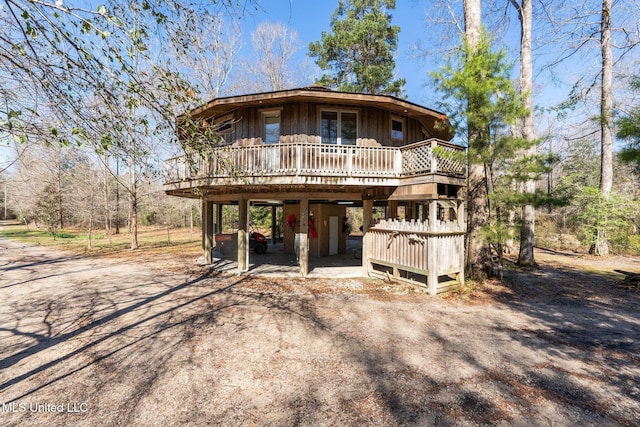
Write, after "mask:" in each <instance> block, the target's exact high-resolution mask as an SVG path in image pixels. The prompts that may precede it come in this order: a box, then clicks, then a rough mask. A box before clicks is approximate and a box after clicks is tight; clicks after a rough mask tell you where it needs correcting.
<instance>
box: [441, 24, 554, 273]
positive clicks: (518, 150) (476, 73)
mask: <svg viewBox="0 0 640 427" xmlns="http://www.w3.org/2000/svg"><path fill="white" fill-rule="evenodd" d="M511 71H512V64H511V63H509V62H508V60H507V53H506V52H505V51H504V50H503V49H494V47H493V42H492V39H491V38H490V37H489V36H488V35H487V34H486V33H483V34H482V36H481V38H480V40H479V42H478V43H477V45H476V46H475V47H474V48H473V49H471V48H470V46H469V45H468V44H467V43H466V41H464V42H463V44H462V46H461V47H460V48H459V49H458V50H457V51H456V52H455V55H454V56H453V57H452V59H451V60H450V61H449V62H448V63H447V64H446V65H445V66H444V68H443V69H442V70H441V71H439V72H436V73H432V74H431V76H432V78H433V79H434V81H435V83H436V85H437V86H438V88H439V90H440V91H441V92H442V93H443V94H444V98H445V101H448V102H450V104H448V105H447V104H445V105H443V109H444V110H445V111H447V112H448V113H449V117H450V121H451V124H452V126H453V128H454V131H455V133H456V134H457V135H459V136H461V137H464V136H466V137H467V146H468V152H467V162H468V163H469V164H475V165H482V166H483V167H484V181H483V182H481V183H477V185H478V186H486V191H484V192H478V194H481V196H471V197H485V196H483V195H482V194H483V193H484V194H486V195H487V196H486V197H487V198H488V202H489V212H490V214H489V218H488V220H484V221H483V223H482V224H481V225H480V226H479V227H478V228H479V233H478V238H479V239H481V240H482V241H483V242H484V243H486V244H488V245H489V246H490V247H492V248H493V249H494V251H495V252H496V253H497V254H498V258H499V261H500V266H501V263H502V258H501V255H502V252H503V247H504V245H505V243H507V242H508V241H512V240H514V239H515V236H516V235H517V232H516V231H517V230H518V226H519V224H518V220H517V218H513V212H514V211H520V209H517V208H521V207H522V206H524V205H525V204H533V205H534V206H541V205H547V204H550V203H557V201H556V200H554V199H552V198H550V197H549V196H547V195H545V194H543V193H541V192H535V193H523V192H519V191H518V189H519V187H520V186H521V184H522V183H524V182H527V181H531V180H535V179H539V178H540V177H541V176H542V174H544V173H545V172H547V171H548V170H549V166H550V163H551V160H552V159H550V158H549V156H546V155H529V156H524V155H523V153H524V152H526V151H527V150H528V149H530V148H531V147H533V146H534V145H536V144H537V143H538V141H530V140H527V139H525V138H521V137H515V136H513V135H512V129H513V127H514V126H517V125H518V124H519V122H520V120H521V119H522V118H523V117H525V116H526V115H527V114H528V112H529V110H528V109H527V107H526V104H525V103H524V99H523V96H522V94H520V93H519V92H518V90H517V89H516V87H515V85H514V83H513V81H512V80H511ZM473 193H475V191H474V192H473ZM470 194H471V193H470Z"/></svg>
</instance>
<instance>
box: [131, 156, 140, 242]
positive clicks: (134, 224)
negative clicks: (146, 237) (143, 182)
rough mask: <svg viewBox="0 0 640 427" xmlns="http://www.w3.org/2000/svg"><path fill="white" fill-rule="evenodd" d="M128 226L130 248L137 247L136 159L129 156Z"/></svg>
mask: <svg viewBox="0 0 640 427" xmlns="http://www.w3.org/2000/svg"><path fill="white" fill-rule="evenodd" d="M129 187H130V188H129V227H130V230H131V249H132V250H134V249H138V194H137V193H138V187H137V182H136V160H135V156H133V155H132V156H131V165H130V169H129Z"/></svg>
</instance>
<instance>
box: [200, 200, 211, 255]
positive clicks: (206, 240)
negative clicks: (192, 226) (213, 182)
mask: <svg viewBox="0 0 640 427" xmlns="http://www.w3.org/2000/svg"><path fill="white" fill-rule="evenodd" d="M202 251H203V256H204V261H205V262H206V263H207V264H211V262H212V261H213V257H212V255H211V252H213V202H211V201H209V200H204V199H203V200H202Z"/></svg>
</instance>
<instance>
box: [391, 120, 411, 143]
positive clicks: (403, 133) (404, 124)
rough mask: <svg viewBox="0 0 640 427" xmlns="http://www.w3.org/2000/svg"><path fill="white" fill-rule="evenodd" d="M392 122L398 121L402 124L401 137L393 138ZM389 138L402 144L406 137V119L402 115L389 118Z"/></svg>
mask: <svg viewBox="0 0 640 427" xmlns="http://www.w3.org/2000/svg"><path fill="white" fill-rule="evenodd" d="M393 122H398V123H400V124H401V125H402V138H395V137H394V136H393ZM389 138H390V139H391V141H393V142H400V143H403V144H404V142H405V140H406V139H407V121H406V119H405V118H404V117H400V116H391V119H390V120H389Z"/></svg>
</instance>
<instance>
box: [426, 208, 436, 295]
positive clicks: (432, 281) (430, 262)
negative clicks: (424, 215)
mask: <svg viewBox="0 0 640 427" xmlns="http://www.w3.org/2000/svg"><path fill="white" fill-rule="evenodd" d="M437 224H438V201H437V200H430V201H429V231H430V232H432V233H433V232H436V231H437ZM437 239H438V237H437V236H433V235H430V236H427V270H428V273H427V288H428V289H429V293H430V294H431V295H436V294H437V293H438V260H437V259H436V254H437V253H438V251H437V250H436V245H437V244H438V240H437Z"/></svg>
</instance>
